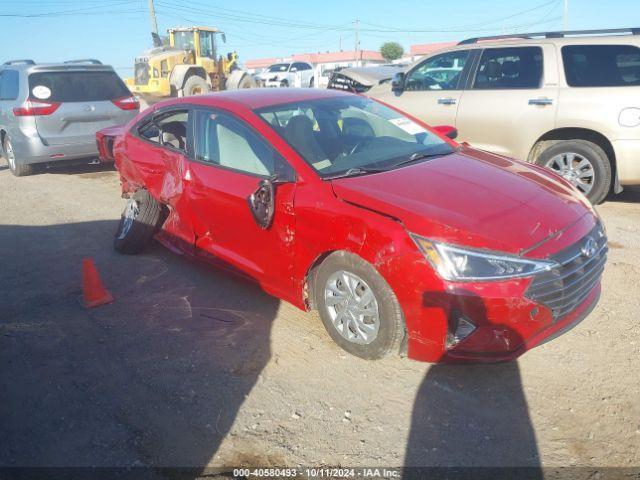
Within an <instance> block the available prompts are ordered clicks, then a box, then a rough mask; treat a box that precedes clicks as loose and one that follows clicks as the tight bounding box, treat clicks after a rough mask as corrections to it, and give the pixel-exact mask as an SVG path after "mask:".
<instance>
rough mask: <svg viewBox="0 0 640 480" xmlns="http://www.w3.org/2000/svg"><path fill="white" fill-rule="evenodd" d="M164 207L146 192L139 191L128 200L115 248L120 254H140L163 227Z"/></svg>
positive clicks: (116, 236) (114, 241)
mask: <svg viewBox="0 0 640 480" xmlns="http://www.w3.org/2000/svg"><path fill="white" fill-rule="evenodd" d="M162 221H163V215H162V205H161V204H160V203H158V201H157V200H156V199H155V198H153V197H152V196H151V195H150V194H149V192H147V191H146V190H138V191H137V192H135V193H134V194H133V195H131V197H130V198H129V199H128V200H127V205H126V206H125V207H124V211H123V212H122V217H121V218H120V224H119V225H118V230H117V231H116V234H115V237H114V239H113V247H114V248H115V249H116V250H117V251H118V252H120V253H125V254H128V255H132V254H135V253H138V252H140V251H141V250H142V249H143V248H144V247H145V246H146V245H147V244H148V243H149V242H150V241H151V239H152V238H153V235H154V234H155V233H156V232H157V231H158V229H159V228H160V226H161V225H162Z"/></svg>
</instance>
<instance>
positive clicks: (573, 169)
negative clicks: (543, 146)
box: [544, 152, 596, 195]
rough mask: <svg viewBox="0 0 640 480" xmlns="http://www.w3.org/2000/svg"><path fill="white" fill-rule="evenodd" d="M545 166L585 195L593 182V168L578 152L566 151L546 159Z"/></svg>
mask: <svg viewBox="0 0 640 480" xmlns="http://www.w3.org/2000/svg"><path fill="white" fill-rule="evenodd" d="M544 166H545V167H547V168H549V169H551V170H553V171H554V172H556V173H557V174H559V175H562V176H563V177H564V178H565V179H566V180H567V181H569V182H570V183H571V184H572V185H573V186H574V187H577V188H578V189H579V190H580V191H581V192H582V193H584V194H585V195H587V194H588V193H589V192H590V191H591V189H592V188H593V186H594V184H595V173H596V172H595V170H594V168H593V164H592V163H591V161H590V160H589V159H588V158H587V157H585V156H583V155H580V154H579V153H573V152H566V153H561V154H559V155H556V156H555V157H552V158H551V159H550V160H548V161H547V162H546V163H545V165H544Z"/></svg>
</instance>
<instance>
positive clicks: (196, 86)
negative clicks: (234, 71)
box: [182, 75, 211, 97]
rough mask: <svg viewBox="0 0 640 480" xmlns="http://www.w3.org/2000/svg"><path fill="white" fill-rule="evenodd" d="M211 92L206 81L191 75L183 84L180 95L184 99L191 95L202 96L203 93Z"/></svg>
mask: <svg viewBox="0 0 640 480" xmlns="http://www.w3.org/2000/svg"><path fill="white" fill-rule="evenodd" d="M210 91H211V87H210V86H209V84H208V83H207V81H206V80H205V79H204V78H202V77H199V76H198V75H191V76H190V77H189V78H187V81H186V82H184V87H182V93H183V96H184V97H189V96H192V95H203V94H205V93H209V92H210Z"/></svg>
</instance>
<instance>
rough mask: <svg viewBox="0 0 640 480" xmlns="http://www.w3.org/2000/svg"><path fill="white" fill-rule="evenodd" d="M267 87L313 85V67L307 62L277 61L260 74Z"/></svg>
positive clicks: (259, 76)
mask: <svg viewBox="0 0 640 480" xmlns="http://www.w3.org/2000/svg"><path fill="white" fill-rule="evenodd" d="M258 78H260V79H261V80H262V82H263V84H264V86H265V87H313V85H314V82H315V79H314V76H313V67H312V66H311V65H310V64H309V63H306V62H293V63H276V64H273V65H271V66H270V67H269V68H267V70H266V71H265V72H262V73H260V74H259V75H258Z"/></svg>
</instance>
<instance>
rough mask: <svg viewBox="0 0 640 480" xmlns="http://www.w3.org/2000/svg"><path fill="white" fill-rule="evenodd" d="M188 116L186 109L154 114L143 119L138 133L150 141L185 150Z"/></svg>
mask: <svg viewBox="0 0 640 480" xmlns="http://www.w3.org/2000/svg"><path fill="white" fill-rule="evenodd" d="M188 117H189V112H188V111H186V110H179V111H174V112H170V113H167V114H165V115H160V116H154V117H153V118H150V119H148V120H146V121H143V123H142V125H141V126H140V127H139V128H138V134H139V135H140V136H141V137H142V138H145V139H146V140H148V141H150V142H153V143H157V144H160V145H162V146H165V147H169V148H172V149H175V150H180V151H182V152H186V150H187V124H188Z"/></svg>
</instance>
